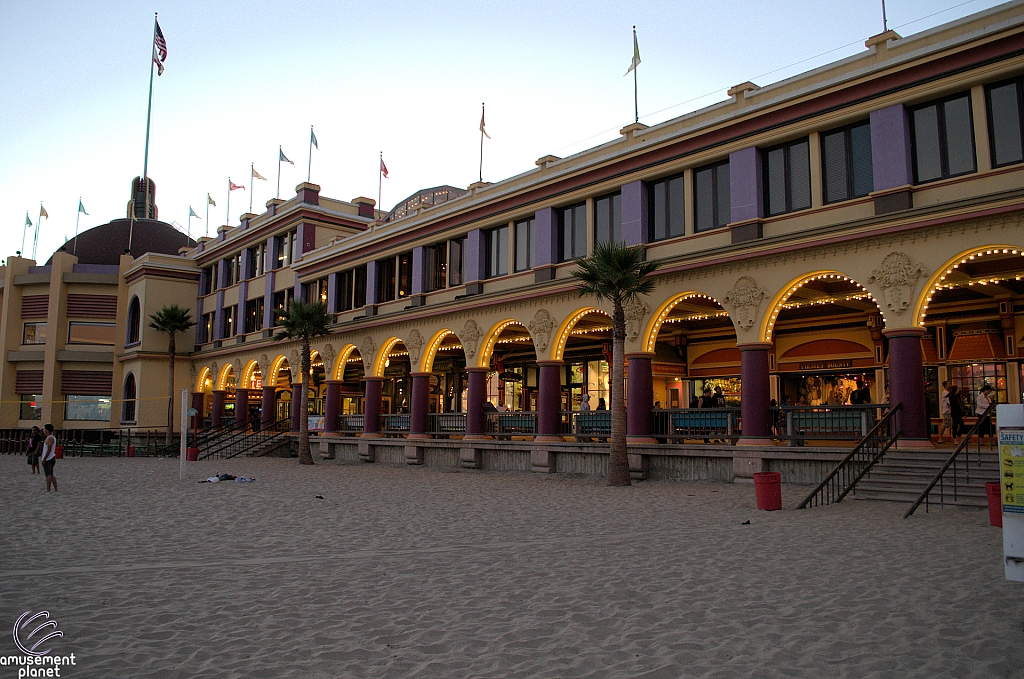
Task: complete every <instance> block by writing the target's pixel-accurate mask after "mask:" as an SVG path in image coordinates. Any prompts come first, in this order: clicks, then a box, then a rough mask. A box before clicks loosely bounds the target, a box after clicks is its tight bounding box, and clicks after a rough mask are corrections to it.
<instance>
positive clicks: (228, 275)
mask: <svg viewBox="0 0 1024 679" xmlns="http://www.w3.org/2000/svg"><path fill="white" fill-rule="evenodd" d="M240 256H241V255H232V256H231V257H225V258H224V259H223V260H221V263H220V266H221V272H222V275H223V277H224V280H223V283H224V285H223V287H225V288H227V287H230V286H232V285H234V284H235V283H237V282H238V266H237V264H238V257H240Z"/></svg>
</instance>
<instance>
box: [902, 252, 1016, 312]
mask: <svg viewBox="0 0 1024 679" xmlns="http://www.w3.org/2000/svg"><path fill="white" fill-rule="evenodd" d="M991 255H1020V256H1021V257H1024V251H1021V250H1020V249H1019V248H989V249H987V250H984V251H981V250H979V251H978V252H975V253H974V254H971V255H967V256H966V257H961V258H960V261H959V262H956V263H955V264H953V265H952V266H950V267H949V268H948V269H946V272H945V273H943V274H942V275H941V276H939V280H938V281H936V283H935V285H933V286H932V289H931V291H930V292H929V293H928V297H927V298H925V301H924V304H923V305H922V306H921V315H920V317H919V318H918V325H920V326H921V327H922V328H923V327H924V319H925V316H927V315H928V305H929V304H931V301H932V297H933V296H934V295H935V293H936V292H939V291H941V290H951V289H953V288H956V287H970V286H972V285H973V283H968V282H966V281H965V282H962V283H943V282H942V281H944V280H946V276H949V275H950V274H951V273H953V272H954V271H956V270H957V269H959V268H960V265H961V264H967V263H968V262H971V261H973V260H975V259H981V258H983V257H986V256H991ZM1002 280H1007V281H1008V280H1018V281H1019V280H1021V277H1020V276H1014V277H1013V278H1010V277H1006V278H1003V279H1002ZM995 282H1002V281H993V280H988V279H985V282H984V283H981V282H980V281H979V282H978V284H979V285H987V284H989V283H995ZM963 283H967V285H964V284H963Z"/></svg>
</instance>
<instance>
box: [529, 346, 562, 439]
mask: <svg viewBox="0 0 1024 679" xmlns="http://www.w3.org/2000/svg"><path fill="white" fill-rule="evenodd" d="M537 367H538V368H539V369H540V375H539V378H538V383H537V437H536V439H535V440H537V441H561V440H562V437H561V436H560V435H559V417H560V415H559V414H558V413H559V411H560V410H561V401H562V362H561V361H537Z"/></svg>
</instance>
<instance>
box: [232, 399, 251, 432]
mask: <svg viewBox="0 0 1024 679" xmlns="http://www.w3.org/2000/svg"><path fill="white" fill-rule="evenodd" d="M248 422H249V390H248V389H235V429H245V425H246V424H247V423H248Z"/></svg>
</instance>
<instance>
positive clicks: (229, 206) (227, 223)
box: [224, 177, 231, 226]
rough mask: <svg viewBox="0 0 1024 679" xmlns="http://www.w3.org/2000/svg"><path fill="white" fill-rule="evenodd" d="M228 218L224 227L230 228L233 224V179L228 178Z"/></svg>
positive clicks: (225, 219) (225, 218)
mask: <svg viewBox="0 0 1024 679" xmlns="http://www.w3.org/2000/svg"><path fill="white" fill-rule="evenodd" d="M227 213H228V214H227V216H226V217H224V225H225V226H229V225H230V224H231V177H228V209H227Z"/></svg>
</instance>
